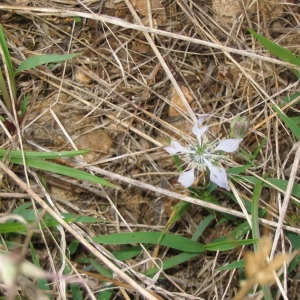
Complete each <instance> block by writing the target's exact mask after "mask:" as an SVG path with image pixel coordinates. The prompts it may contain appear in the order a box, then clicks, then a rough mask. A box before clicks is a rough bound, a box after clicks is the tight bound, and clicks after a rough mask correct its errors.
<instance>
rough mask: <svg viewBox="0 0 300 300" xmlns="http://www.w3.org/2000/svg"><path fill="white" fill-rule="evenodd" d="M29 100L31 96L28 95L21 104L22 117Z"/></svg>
mask: <svg viewBox="0 0 300 300" xmlns="http://www.w3.org/2000/svg"><path fill="white" fill-rule="evenodd" d="M28 102H29V96H28V95H26V96H25V97H24V99H23V101H22V102H21V105H20V111H21V117H23V116H24V115H25V113H26V109H27V106H28Z"/></svg>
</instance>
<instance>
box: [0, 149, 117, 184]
mask: <svg viewBox="0 0 300 300" xmlns="http://www.w3.org/2000/svg"><path fill="white" fill-rule="evenodd" d="M87 152H89V151H86V150H79V151H63V152H35V151H24V152H23V154H24V158H25V161H24V160H23V154H22V151H18V150H6V149H0V160H8V161H9V162H10V163H13V164H17V165H26V166H28V167H32V168H35V169H38V170H42V171H48V172H52V173H56V174H60V175H64V176H69V177H72V178H76V179H80V180H85V181H89V182H93V183H98V184H101V185H103V186H107V187H111V188H115V187H116V186H115V185H114V184H112V183H110V182H108V181H107V180H105V179H102V178H100V177H97V176H95V175H92V174H89V173H87V172H84V171H82V170H78V169H75V168H72V167H68V166H64V165H60V164H57V163H53V162H49V161H46V160H45V159H55V158H63V157H73V156H76V155H82V154H85V153H87Z"/></svg>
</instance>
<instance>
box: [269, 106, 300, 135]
mask: <svg viewBox="0 0 300 300" xmlns="http://www.w3.org/2000/svg"><path fill="white" fill-rule="evenodd" d="M273 108H274V110H275V111H276V112H277V114H278V115H279V116H280V118H281V119H282V120H283V121H284V123H285V124H286V126H287V127H288V128H289V129H290V130H291V131H292V132H293V134H294V135H295V137H296V138H297V139H298V141H300V127H299V126H298V125H297V124H296V123H295V122H294V121H293V120H292V119H290V118H289V117H288V116H287V115H286V114H285V113H283V112H282V110H281V109H280V108H279V107H278V106H275V105H274V106H273Z"/></svg>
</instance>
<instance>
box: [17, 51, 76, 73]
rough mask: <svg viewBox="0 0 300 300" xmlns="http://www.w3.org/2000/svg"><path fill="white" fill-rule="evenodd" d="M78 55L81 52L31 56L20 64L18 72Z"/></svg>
mask: <svg viewBox="0 0 300 300" xmlns="http://www.w3.org/2000/svg"><path fill="white" fill-rule="evenodd" d="M77 55H79V53H72V54H62V55H59V54H44V55H36V56H31V57H29V58H27V59H26V60H25V61H23V62H22V63H21V64H20V66H19V67H18V69H17V71H16V73H20V72H22V71H26V70H29V69H33V68H35V67H38V66H40V65H44V64H48V63H57V62H62V61H65V60H68V59H71V58H73V57H75V56H77Z"/></svg>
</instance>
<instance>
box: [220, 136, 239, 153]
mask: <svg viewBox="0 0 300 300" xmlns="http://www.w3.org/2000/svg"><path fill="white" fill-rule="evenodd" d="M242 140H243V139H226V140H223V141H221V142H220V143H219V145H218V146H217V147H216V148H215V151H218V150H221V151H225V152H234V151H236V150H237V149H238V147H239V145H240V142H241V141H242Z"/></svg>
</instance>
